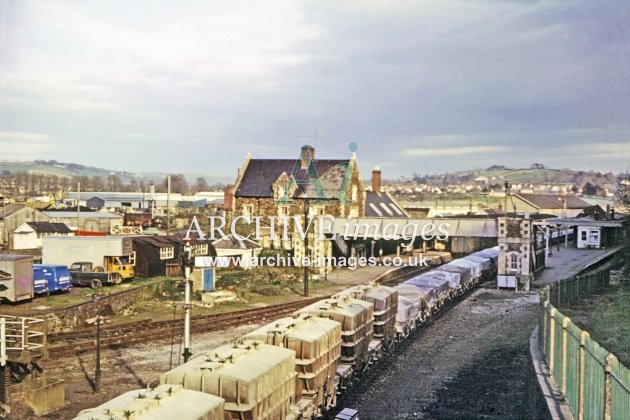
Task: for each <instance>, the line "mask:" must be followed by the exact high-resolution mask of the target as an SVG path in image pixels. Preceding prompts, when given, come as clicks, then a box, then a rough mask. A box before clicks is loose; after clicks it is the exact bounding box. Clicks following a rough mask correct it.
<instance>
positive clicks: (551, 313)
mask: <svg viewBox="0 0 630 420" xmlns="http://www.w3.org/2000/svg"><path fill="white" fill-rule="evenodd" d="M555 315H556V308H551V311H549V373H550V374H553V359H554V350H555V345H556V343H555V333H556V317H555Z"/></svg>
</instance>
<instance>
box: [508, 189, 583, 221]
mask: <svg viewBox="0 0 630 420" xmlns="http://www.w3.org/2000/svg"><path fill="white" fill-rule="evenodd" d="M510 200H511V203H508V209H510V210H514V211H515V212H516V213H543V214H552V215H555V216H558V217H575V216H577V215H578V214H580V213H581V212H582V211H583V210H584V209H585V208H587V207H590V206H591V205H590V204H589V203H587V202H586V201H584V200H582V199H581V198H579V197H576V196H573V195H554V194H522V193H515V194H512V195H510ZM512 206H513V207H512Z"/></svg>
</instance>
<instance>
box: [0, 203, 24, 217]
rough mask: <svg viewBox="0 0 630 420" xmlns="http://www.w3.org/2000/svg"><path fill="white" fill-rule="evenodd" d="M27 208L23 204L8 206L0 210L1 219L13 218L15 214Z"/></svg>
mask: <svg viewBox="0 0 630 420" xmlns="http://www.w3.org/2000/svg"><path fill="white" fill-rule="evenodd" d="M23 208H26V206H25V205H23V204H7V205H6V206H4V207H3V208H2V210H0V219H2V218H4V217H7V216H11V215H12V214H13V213H15V212H17V211H19V210H22V209H23Z"/></svg>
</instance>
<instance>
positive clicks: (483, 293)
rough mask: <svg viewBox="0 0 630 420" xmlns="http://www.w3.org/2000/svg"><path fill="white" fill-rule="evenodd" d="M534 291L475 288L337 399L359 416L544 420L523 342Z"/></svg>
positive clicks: (531, 319) (533, 312) (530, 324)
mask: <svg viewBox="0 0 630 420" xmlns="http://www.w3.org/2000/svg"><path fill="white" fill-rule="evenodd" d="M537 311H538V294H537V293H536V292H529V293H523V292H519V293H514V292H511V291H498V290H496V289H491V288H488V289H483V288H482V289H479V290H476V291H475V292H473V293H472V295H470V296H469V297H467V298H465V299H464V300H463V301H462V302H460V303H458V304H454V305H453V306H452V307H450V308H448V309H447V310H446V311H444V310H443V311H442V312H441V313H440V314H439V315H438V316H437V317H436V318H434V319H433V320H432V321H430V322H429V323H427V324H425V325H424V326H423V327H421V328H420V329H418V330H416V331H415V333H414V334H413V335H412V336H411V337H409V339H408V340H407V341H405V342H404V343H403V344H402V345H401V346H399V347H397V348H396V349H395V350H394V352H393V354H391V356H390V357H388V358H387V359H386V360H383V361H382V362H381V363H380V364H379V365H377V366H375V368H373V369H372V370H371V371H369V372H368V373H367V374H366V375H365V376H364V377H363V378H362V379H361V380H360V382H359V383H357V384H356V385H355V386H354V387H353V388H352V389H351V391H350V392H349V393H348V394H347V395H346V396H345V397H344V398H343V399H342V401H341V405H340V408H342V407H352V408H355V409H358V410H359V412H360V414H361V418H362V419H383V418H388V419H451V418H452V419H481V418H483V419H486V418H496V419H510V418H514V419H516V418H518V419H520V418H536V419H537V418H545V413H544V410H540V407H541V402H540V401H539V400H538V398H539V394H538V389H537V388H536V385H535V383H534V382H533V376H532V367H531V362H530V360H529V350H528V339H529V336H530V334H531V332H532V330H533V328H534V327H535V324H536V317H537Z"/></svg>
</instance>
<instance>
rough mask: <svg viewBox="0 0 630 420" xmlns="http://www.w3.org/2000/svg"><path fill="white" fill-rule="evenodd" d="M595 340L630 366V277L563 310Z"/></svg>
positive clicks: (562, 309)
mask: <svg viewBox="0 0 630 420" xmlns="http://www.w3.org/2000/svg"><path fill="white" fill-rule="evenodd" d="M560 310H561V311H562V313H563V314H565V315H567V316H569V317H570V318H571V319H572V320H573V321H574V322H575V324H576V325H577V326H578V327H580V328H582V329H583V330H586V331H588V332H589V334H590V335H591V338H593V339H594V340H595V341H597V342H598V343H599V344H600V345H602V346H603V347H604V348H605V349H606V350H608V351H610V352H612V353H614V354H615V356H617V358H618V359H619V361H620V362H621V363H623V364H624V365H625V366H628V367H630V322H628V321H629V320H630V279H628V278H626V279H625V281H622V282H621V285H620V286H618V287H611V289H610V290H609V291H608V292H606V293H604V294H600V295H594V296H591V297H590V298H588V299H582V300H581V301H579V302H578V303H577V304H575V305H571V306H567V307H563V308H561V309H560Z"/></svg>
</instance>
